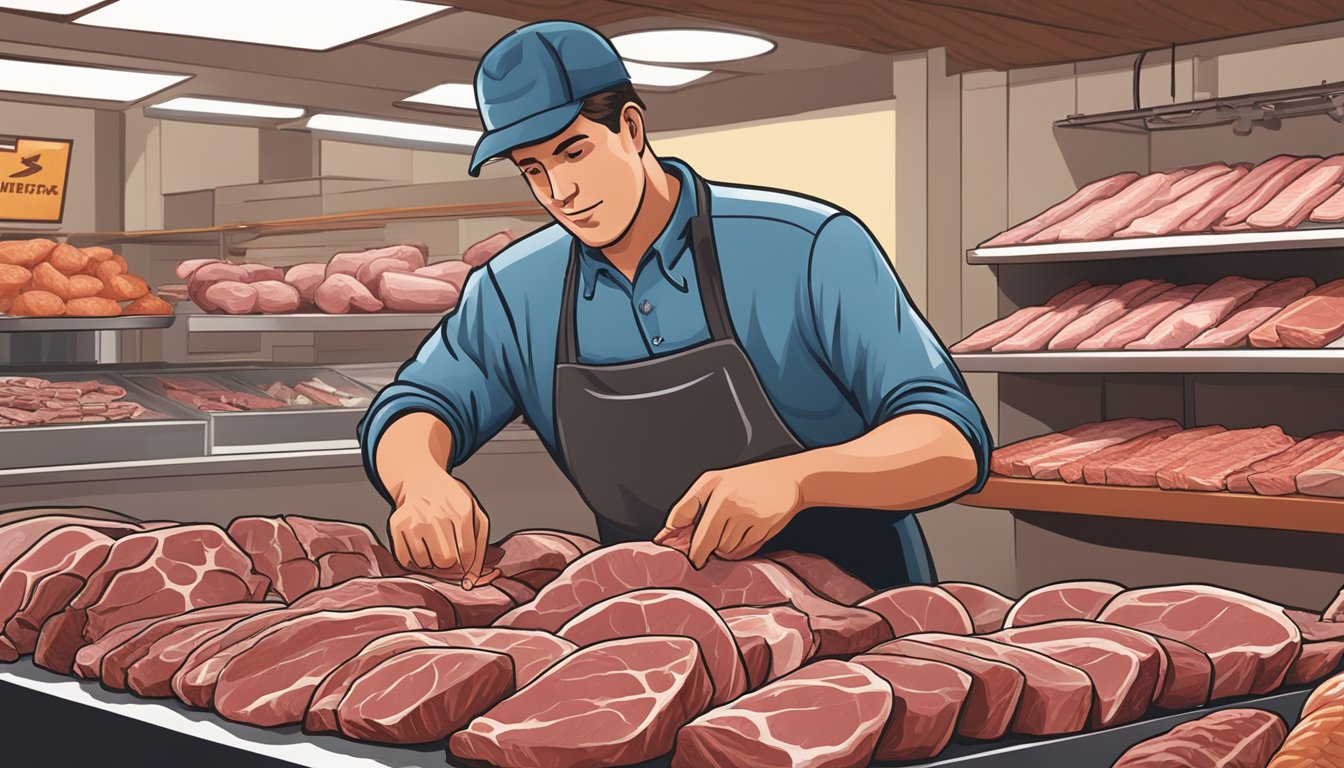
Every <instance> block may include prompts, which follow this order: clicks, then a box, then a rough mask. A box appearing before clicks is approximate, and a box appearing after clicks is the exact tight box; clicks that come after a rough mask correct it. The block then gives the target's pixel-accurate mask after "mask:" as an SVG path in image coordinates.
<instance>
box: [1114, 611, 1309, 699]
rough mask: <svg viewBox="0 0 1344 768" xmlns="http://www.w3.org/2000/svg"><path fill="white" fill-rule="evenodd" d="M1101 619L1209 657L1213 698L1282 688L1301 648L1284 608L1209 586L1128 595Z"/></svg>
mask: <svg viewBox="0 0 1344 768" xmlns="http://www.w3.org/2000/svg"><path fill="white" fill-rule="evenodd" d="M1098 620H1099V621H1104V622H1109V623H1112V624H1120V625H1123V626H1126V627H1132V628H1134V629H1138V630H1142V631H1144V632H1148V633H1150V634H1154V635H1158V636H1159V637H1169V638H1171V639H1173V640H1179V641H1181V642H1183V643H1186V644H1188V645H1190V646H1193V647H1194V648H1196V649H1198V650H1200V651H1203V652H1204V653H1206V654H1208V656H1209V659H1210V660H1211V661H1212V662H1213V668H1214V680H1213V692H1212V697H1213V698H1214V699H1222V698H1226V697H1231V696H1245V695H1247V694H1252V693H1253V694H1265V693H1269V692H1270V691H1272V690H1274V689H1275V688H1278V687H1279V686H1280V685H1282V684H1283V679H1284V677H1285V675H1286V674H1287V673H1288V667H1289V666H1291V665H1292V662H1293V659H1295V658H1296V657H1297V655H1298V652H1299V650H1300V649H1301V645H1302V634H1301V632H1300V631H1299V630H1298V628H1297V626H1296V625H1294V624H1293V622H1292V621H1291V620H1289V618H1288V616H1287V615H1285V614H1284V611H1283V608H1281V607H1279V606H1277V605H1273V604H1271V603H1267V602H1265V601H1263V600H1259V599H1257V598H1254V597H1251V596H1250V595H1244V594H1241V593H1238V592H1233V591H1231V590H1227V589H1222V588H1220V587H1211V586H1205V585H1183V586H1174V587H1150V588H1147V589H1134V590H1128V591H1126V592H1122V593H1120V594H1119V595H1116V597H1115V599H1113V600H1112V601H1111V602H1110V603H1109V604H1107V606H1106V608H1105V609H1104V610H1102V612H1101V615H1100V616H1099V617H1098Z"/></svg>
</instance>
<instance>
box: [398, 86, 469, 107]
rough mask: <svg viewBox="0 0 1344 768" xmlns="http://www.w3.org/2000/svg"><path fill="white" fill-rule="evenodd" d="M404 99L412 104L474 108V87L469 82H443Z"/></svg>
mask: <svg viewBox="0 0 1344 768" xmlns="http://www.w3.org/2000/svg"><path fill="white" fill-rule="evenodd" d="M406 101H409V102H412V103H414V104H437V105H438V106H441V107H457V108H458V109H476V88H475V87H473V86H472V84H471V83H444V84H442V85H436V86H434V87H433V88H430V89H429V90H427V91H421V92H420V93H417V94H415V95H414V96H407V97H406Z"/></svg>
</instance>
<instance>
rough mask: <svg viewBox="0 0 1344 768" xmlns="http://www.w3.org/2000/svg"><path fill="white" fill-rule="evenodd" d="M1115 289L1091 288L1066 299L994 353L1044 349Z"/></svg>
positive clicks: (1107, 287) (1108, 286)
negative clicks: (1061, 304) (1065, 328)
mask: <svg viewBox="0 0 1344 768" xmlns="http://www.w3.org/2000/svg"><path fill="white" fill-rule="evenodd" d="M1117 287H1118V286H1115V285H1110V284H1108V285H1094V286H1092V287H1091V288H1088V289H1087V290H1085V291H1083V292H1082V293H1080V294H1078V295H1077V296H1074V297H1073V298H1072V299H1069V300H1068V301H1067V302H1065V303H1064V305H1063V306H1061V307H1060V308H1058V309H1054V310H1051V311H1049V312H1047V313H1045V314H1044V315H1041V316H1040V317H1038V318H1036V319H1035V320H1033V321H1031V322H1030V323H1028V324H1027V327H1025V328H1023V329H1022V330H1020V331H1018V332H1017V333H1015V334H1013V335H1012V336H1010V337H1009V338H1007V339H1005V340H1004V341H1001V342H999V343H998V344H995V345H994V346H993V347H992V348H991V351H993V352H1036V351H1039V350H1042V349H1045V348H1046V346H1047V345H1048V344H1049V343H1050V340H1051V339H1053V338H1054V337H1055V334H1057V333H1059V332H1060V331H1062V330H1063V329H1064V327H1065V326H1067V325H1068V324H1069V323H1072V322H1073V321H1074V320H1077V319H1078V318H1079V317H1081V316H1082V315H1083V313H1084V312H1087V310H1089V309H1091V308H1092V306H1093V305H1095V304H1096V303H1097V302H1099V301H1101V300H1102V299H1105V298H1106V297H1107V296H1110V295H1111V294H1112V293H1114V292H1115V291H1116V288H1117Z"/></svg>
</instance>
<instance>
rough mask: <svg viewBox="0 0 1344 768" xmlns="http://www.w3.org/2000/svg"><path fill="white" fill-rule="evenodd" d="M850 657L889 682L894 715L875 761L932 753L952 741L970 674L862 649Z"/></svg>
mask: <svg viewBox="0 0 1344 768" xmlns="http://www.w3.org/2000/svg"><path fill="white" fill-rule="evenodd" d="M852 662H853V663H855V664H858V665H860V666H864V667H867V668H868V669H869V670H870V671H872V672H876V673H877V675H878V677H881V678H882V679H883V680H885V681H886V682H887V684H888V685H890V686H891V692H892V698H891V717H890V718H889V719H888V721H887V727H886V728H884V729H883V731H882V736H881V737H879V738H878V740H877V749H876V751H875V752H874V754H873V757H874V758H876V759H877V760H920V759H925V758H930V757H933V756H934V755H937V754H938V753H939V752H942V751H943V748H944V747H946V746H947V744H948V742H949V741H951V740H952V735H953V733H955V732H956V725H957V716H958V715H960V714H961V710H962V707H963V706H965V704H966V697H967V695H968V694H969V693H970V690H971V676H970V675H968V674H966V673H965V672H963V671H961V670H959V669H957V668H956V667H953V666H949V665H947V664H942V663H939V662H936V661H924V660H922V659H912V658H908V657H904V656H889V655H886V654H875V653H874V654H864V655H861V656H855V657H854V658H853V659H852Z"/></svg>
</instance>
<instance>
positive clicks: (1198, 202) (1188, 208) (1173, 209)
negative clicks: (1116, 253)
mask: <svg viewBox="0 0 1344 768" xmlns="http://www.w3.org/2000/svg"><path fill="white" fill-rule="evenodd" d="M1249 172H1250V166H1247V165H1237V166H1234V167H1233V168H1232V169H1231V170H1230V171H1228V172H1226V173H1221V174H1218V175H1216V176H1212V177H1210V178H1209V179H1208V180H1207V181H1205V182H1204V183H1203V184H1200V185H1199V186H1198V187H1196V188H1194V189H1192V190H1190V191H1189V192H1186V193H1185V194H1184V195H1181V196H1180V197H1178V198H1176V199H1175V200H1173V201H1171V202H1170V203H1167V204H1166V205H1164V206H1162V207H1161V208H1158V209H1157V210H1156V211H1153V212H1152V213H1150V214H1148V215H1146V216H1142V217H1140V218H1138V219H1135V220H1134V221H1133V222H1131V223H1130V225H1129V226H1127V227H1125V228H1124V229H1122V230H1120V231H1119V232H1116V233H1115V236H1116V237H1155V236H1159V235H1170V234H1172V233H1174V232H1176V231H1177V230H1178V229H1180V226H1181V225H1182V224H1184V223H1185V222H1186V220H1187V219H1189V218H1191V217H1192V216H1194V215H1195V214H1196V213H1199V211H1200V210H1201V209H1203V208H1204V207H1205V206H1207V205H1208V204H1209V203H1210V202H1212V201H1213V200H1216V199H1219V198H1221V197H1222V195H1223V193H1224V192H1226V191H1227V190H1229V189H1231V188H1232V187H1233V186H1234V185H1236V183H1237V182H1239V181H1241V179H1242V178H1244V177H1245V176H1246V174H1247V173H1249Z"/></svg>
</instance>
